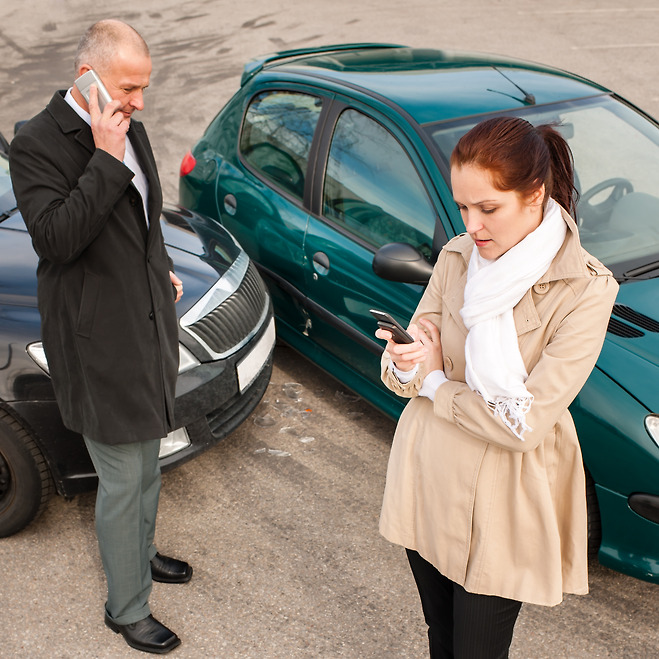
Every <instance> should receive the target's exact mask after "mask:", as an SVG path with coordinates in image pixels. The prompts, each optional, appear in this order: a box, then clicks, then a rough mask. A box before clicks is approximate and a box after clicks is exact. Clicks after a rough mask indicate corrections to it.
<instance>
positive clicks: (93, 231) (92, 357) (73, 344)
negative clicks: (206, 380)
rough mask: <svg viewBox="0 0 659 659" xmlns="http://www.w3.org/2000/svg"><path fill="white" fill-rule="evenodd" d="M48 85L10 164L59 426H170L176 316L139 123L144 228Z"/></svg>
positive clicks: (129, 430) (107, 162)
mask: <svg viewBox="0 0 659 659" xmlns="http://www.w3.org/2000/svg"><path fill="white" fill-rule="evenodd" d="M63 94H64V92H57V93H56V94H55V95H54V96H53V98H52V100H51V101H50V103H49V104H48V106H47V107H46V109H45V110H43V111H42V112H41V113H40V114H38V115H37V116H36V117H34V118H33V119H32V120H30V121H29V122H28V123H27V124H26V125H25V126H23V128H21V130H20V131H19V132H18V134H17V135H16V137H15V138H14V140H13V141H12V144H11V148H10V154H9V156H10V172H11V177H12V181H13V185H14V192H15V195H16V199H17V201H18V207H19V209H20V210H21V213H22V214H23V218H24V220H25V223H26V225H27V228H28V231H29V232H30V235H31V236H32V243H33V245H34V249H35V250H36V252H37V254H38V255H39V266H38V269H37V277H38V301H39V311H40V313H41V323H42V339H43V344H44V348H45V351H46V357H47V358H48V365H49V369H50V375H51V377H52V380H53V386H54V389H55V395H56V397H57V402H58V404H59V407H60V411H61V414H62V419H63V420H64V424H65V425H66V426H67V427H68V428H70V429H71V430H74V431H76V432H79V433H81V434H84V435H86V436H87V437H89V438H91V439H93V440H95V441H98V442H103V443H107V444H121V443H129V442H135V441H143V440H147V439H157V438H159V437H164V436H165V435H166V434H167V433H168V432H169V431H170V430H171V429H172V427H173V414H172V413H173V409H174V390H175V386H176V375H177V369H178V323H177V319H176V312H175V308H174V293H173V289H172V284H171V281H170V277H169V270H170V269H172V265H171V260H170V259H169V257H168V255H167V252H166V250H165V245H164V243H163V238H162V233H161V230H160V220H159V218H160V211H161V208H162V193H161V189H160V182H159V180H158V173H157V171H156V164H155V160H154V158H153V153H152V152H151V147H150V145H149V141H148V138H147V136H146V132H145V130H144V127H143V126H142V124H141V123H139V122H137V121H135V120H133V119H131V126H130V130H129V133H128V135H129V138H130V140H131V143H132V144H133V146H134V148H135V151H136V153H137V156H138V159H139V161H140V165H141V167H142V169H143V171H144V173H145V175H146V177H147V178H148V180H149V199H148V208H149V225H148V229H147V223H146V221H145V218H144V209H143V205H142V199H141V197H140V194H139V192H138V191H137V189H136V188H135V187H134V185H133V184H132V183H131V179H132V178H133V172H132V171H130V169H128V167H126V166H125V165H124V164H123V163H121V162H119V161H118V160H117V159H116V158H114V157H113V156H111V155H110V154H108V153H107V152H105V151H102V150H100V149H96V148H95V146H94V140H93V137H92V132H91V128H90V127H89V126H88V125H87V124H86V123H85V122H84V121H83V119H81V118H80V117H79V116H78V115H77V114H76V113H75V111H74V110H73V109H72V108H71V107H70V106H69V105H68V104H67V103H66V101H65V100H64V98H63Z"/></svg>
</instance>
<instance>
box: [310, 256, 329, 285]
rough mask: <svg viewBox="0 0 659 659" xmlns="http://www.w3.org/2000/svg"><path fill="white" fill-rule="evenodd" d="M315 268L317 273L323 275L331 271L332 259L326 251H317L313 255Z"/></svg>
mask: <svg viewBox="0 0 659 659" xmlns="http://www.w3.org/2000/svg"><path fill="white" fill-rule="evenodd" d="M313 269H314V270H315V271H316V273H317V274H319V275H323V276H324V275H326V274H327V273H328V272H329V269H330V260H329V256H327V254H325V252H316V253H315V254H314V255H313ZM314 279H316V275H314Z"/></svg>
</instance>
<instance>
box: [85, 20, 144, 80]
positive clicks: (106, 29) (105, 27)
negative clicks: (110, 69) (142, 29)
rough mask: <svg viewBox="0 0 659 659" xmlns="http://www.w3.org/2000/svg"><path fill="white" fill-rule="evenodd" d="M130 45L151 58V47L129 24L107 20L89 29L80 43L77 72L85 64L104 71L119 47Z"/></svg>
mask: <svg viewBox="0 0 659 659" xmlns="http://www.w3.org/2000/svg"><path fill="white" fill-rule="evenodd" d="M120 44H121V45H126V44H127V45H130V46H132V47H133V48H135V49H136V50H137V51H138V52H141V53H142V54H144V55H146V56H147V57H148V56H149V47H148V46H147V45H146V42H145V41H144V39H143V38H142V37H141V36H140V34H139V32H138V31H137V30H135V29H134V28H132V27H131V26H130V25H128V23H123V22H122V21H118V20H115V19H105V20H102V21H98V22H97V23H94V24H93V25H91V26H90V27H88V28H87V31H86V32H85V33H84V34H83V35H82V37H81V39H80V42H79V43H78V50H77V51H76V56H75V60H74V66H75V72H76V74H77V72H78V71H79V70H80V67H81V66H82V65H83V64H88V65H89V66H91V67H92V68H94V69H100V70H101V71H103V70H104V69H105V68H107V65H108V63H109V62H110V60H111V59H112V57H113V56H114V55H115V53H116V52H117V49H118V47H119V45H120Z"/></svg>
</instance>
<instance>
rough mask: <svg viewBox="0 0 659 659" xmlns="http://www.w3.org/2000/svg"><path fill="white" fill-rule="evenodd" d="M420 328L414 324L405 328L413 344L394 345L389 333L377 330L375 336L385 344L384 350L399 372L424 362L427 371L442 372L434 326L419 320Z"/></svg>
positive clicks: (441, 358) (440, 356)
mask: <svg viewBox="0 0 659 659" xmlns="http://www.w3.org/2000/svg"><path fill="white" fill-rule="evenodd" d="M419 323H420V325H421V327H419V326H418V325H415V324H414V323H413V324H412V325H410V326H409V327H408V328H407V331H408V333H409V334H410V335H411V336H412V338H413V339H414V342H413V343H394V342H393V341H392V340H391V338H392V336H391V332H389V331H388V330H385V329H378V330H377V331H376V332H375V336H376V337H377V338H378V339H383V340H384V341H386V342H387V345H386V347H385V350H386V352H387V353H389V356H390V357H391V361H392V362H393V363H394V366H395V367H396V368H397V369H399V370H400V371H411V370H412V369H413V368H414V367H415V366H416V365H417V364H421V363H423V362H426V366H427V371H428V373H430V372H431V371H435V370H440V371H443V370H444V355H443V353H442V342H441V339H440V335H439V330H438V329H437V327H436V325H434V324H433V323H431V322H430V321H429V320H426V319H425V318H420V319H419Z"/></svg>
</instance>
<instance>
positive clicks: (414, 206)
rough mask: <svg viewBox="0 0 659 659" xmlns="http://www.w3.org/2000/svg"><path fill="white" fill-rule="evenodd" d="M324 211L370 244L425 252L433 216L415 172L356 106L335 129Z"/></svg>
mask: <svg viewBox="0 0 659 659" xmlns="http://www.w3.org/2000/svg"><path fill="white" fill-rule="evenodd" d="M323 214H324V215H325V217H327V218H328V219H330V220H332V221H334V222H336V223H337V224H339V225H341V226H343V227H344V228H346V229H347V230H349V231H350V232H351V233H353V234H354V235H355V236H357V237H359V238H361V239H362V240H364V241H366V242H367V243H369V244H370V245H373V247H376V248H378V247H381V246H382V245H385V244H387V243H392V242H404V243H409V244H410V245H412V246H414V247H416V248H418V249H420V250H421V251H422V252H423V253H424V254H425V255H426V256H428V257H429V256H430V253H431V245H432V236H433V232H434V229H435V218H436V216H435V212H434V210H433V207H432V204H431V202H430V199H429V198H428V194H427V192H426V189H425V187H424V185H423V183H422V182H421V179H420V178H419V174H418V172H417V171H416V169H415V168H414V165H413V164H412V162H411V160H410V158H409V156H408V155H407V153H406V152H405V150H404V149H403V147H402V146H401V144H400V142H398V140H396V138H395V137H394V136H393V135H392V134H391V133H390V132H389V131H388V130H387V129H386V128H384V127H383V126H382V125H381V124H379V123H378V122H376V121H374V120H373V119H370V118H369V117H367V116H366V115H364V114H362V113H361V112H357V111H356V110H351V109H349V110H345V111H344V112H343V113H342V114H341V116H340V117H339V120H338V122H337V124H336V127H335V129H334V135H333V137H332V144H331V147H330V152H329V158H328V162H327V170H326V174H325V181H324V186H323Z"/></svg>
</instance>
